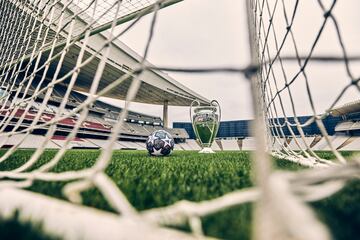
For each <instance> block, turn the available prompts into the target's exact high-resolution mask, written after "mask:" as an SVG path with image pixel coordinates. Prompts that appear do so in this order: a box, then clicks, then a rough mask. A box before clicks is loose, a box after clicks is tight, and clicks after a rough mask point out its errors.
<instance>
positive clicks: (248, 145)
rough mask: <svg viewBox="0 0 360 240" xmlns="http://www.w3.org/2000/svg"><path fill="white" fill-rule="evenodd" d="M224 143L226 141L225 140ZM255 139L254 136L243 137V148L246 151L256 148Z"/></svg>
mask: <svg viewBox="0 0 360 240" xmlns="http://www.w3.org/2000/svg"><path fill="white" fill-rule="evenodd" d="M223 144H224V142H223ZM255 149H256V147H255V139H254V138H252V137H248V138H245V139H243V143H242V150H244V151H253V150H255Z"/></svg>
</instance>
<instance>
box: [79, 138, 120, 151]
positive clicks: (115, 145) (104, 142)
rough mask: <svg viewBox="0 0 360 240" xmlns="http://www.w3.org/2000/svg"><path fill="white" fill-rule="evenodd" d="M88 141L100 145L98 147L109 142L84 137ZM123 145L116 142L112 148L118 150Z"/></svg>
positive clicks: (104, 145) (104, 146)
mask: <svg viewBox="0 0 360 240" xmlns="http://www.w3.org/2000/svg"><path fill="white" fill-rule="evenodd" d="M86 140H87V141H88V142H91V143H93V144H95V145H96V146H98V147H100V148H106V146H107V144H109V142H108V141H107V140H105V139H86ZM122 147H123V146H122V145H120V144H118V143H117V142H115V143H114V145H113V150H119V149H121V148H122Z"/></svg>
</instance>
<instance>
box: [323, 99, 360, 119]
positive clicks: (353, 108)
mask: <svg viewBox="0 0 360 240" xmlns="http://www.w3.org/2000/svg"><path fill="white" fill-rule="evenodd" d="M353 112H360V99H359V100H356V101H353V102H350V103H347V104H344V105H342V106H339V107H336V108H333V109H332V110H331V111H330V114H331V115H333V116H341V115H345V114H349V113H353Z"/></svg>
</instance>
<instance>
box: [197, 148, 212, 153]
mask: <svg viewBox="0 0 360 240" xmlns="http://www.w3.org/2000/svg"><path fill="white" fill-rule="evenodd" d="M199 153H215V152H214V151H213V150H212V149H211V148H209V147H205V148H203V149H201V150H200V151H199Z"/></svg>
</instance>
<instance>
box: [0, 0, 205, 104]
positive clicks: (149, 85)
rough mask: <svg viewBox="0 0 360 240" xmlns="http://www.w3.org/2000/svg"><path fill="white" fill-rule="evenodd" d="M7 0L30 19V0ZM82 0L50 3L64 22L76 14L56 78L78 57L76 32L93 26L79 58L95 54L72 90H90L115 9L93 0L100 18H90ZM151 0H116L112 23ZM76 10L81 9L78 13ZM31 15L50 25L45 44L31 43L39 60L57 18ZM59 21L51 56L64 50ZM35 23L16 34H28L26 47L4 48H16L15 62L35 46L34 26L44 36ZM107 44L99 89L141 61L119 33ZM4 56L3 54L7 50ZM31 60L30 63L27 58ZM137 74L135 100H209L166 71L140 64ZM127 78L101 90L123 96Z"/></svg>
mask: <svg viewBox="0 0 360 240" xmlns="http://www.w3.org/2000/svg"><path fill="white" fill-rule="evenodd" d="M8 1H10V2H12V4H13V5H14V10H15V11H19V14H20V13H21V11H25V12H26V14H24V15H25V16H26V18H25V17H24V21H34V18H35V16H32V17H30V18H29V16H28V15H29V14H32V11H31V9H32V8H34V6H33V5H31V4H29V3H28V4H24V3H22V4H21V5H16V3H15V1H14V0H8ZM84 1H85V2H86V4H85V5H84V6H88V5H89V2H91V1H90V0H79V1H78V3H77V4H74V3H73V1H65V0H60V1H57V2H55V4H56V7H55V8H54V9H55V11H54V15H55V17H54V19H59V16H60V15H61V13H64V15H65V17H64V18H63V19H65V23H66V21H68V22H69V21H71V19H72V17H73V16H74V13H77V14H76V15H77V17H76V19H75V25H74V29H75V31H73V32H72V35H73V36H74V37H72V39H76V38H78V39H79V41H76V42H75V44H73V45H71V47H70V48H69V50H68V52H67V54H66V55H65V59H64V62H63V65H62V67H61V70H60V74H59V78H60V77H62V76H64V75H65V74H66V73H68V72H69V71H71V70H73V69H74V67H75V65H76V62H77V57H78V55H79V52H80V49H81V47H82V44H83V41H82V40H81V34H84V29H85V28H86V27H89V26H90V25H91V28H92V30H91V32H92V34H93V35H91V36H90V38H89V41H88V42H87V46H86V49H85V54H84V60H85V59H87V58H89V57H91V56H93V55H95V57H94V58H93V59H92V60H91V61H90V63H88V64H87V65H85V66H83V67H81V71H80V73H79V75H78V78H77V81H76V83H75V86H74V88H73V89H74V90H78V91H83V92H89V90H90V87H91V83H92V79H93V78H94V75H95V73H96V69H97V66H98V64H99V62H100V58H101V56H102V54H103V52H104V49H101V48H102V47H103V45H104V42H105V41H106V40H107V39H108V38H110V37H112V36H111V33H110V32H109V31H106V29H107V28H109V26H110V25H111V22H109V21H110V19H113V18H114V16H113V14H114V12H113V11H112V10H111V9H112V8H111V3H115V2H116V1H115V0H112V1H97V2H98V3H97V4H100V5H103V6H100V8H98V7H97V8H96V9H97V15H98V16H99V20H94V19H93V18H92V17H91V16H90V15H89V13H90V12H91V10H92V8H91V7H90V8H88V9H84V6H83V4H82V2H84ZM179 1H181V0H170V1H164V3H163V5H162V6H163V7H166V6H169V5H171V4H174V3H177V2H179ZM17 2H18V1H17ZM28 2H29V1H28ZM70 2H71V3H70ZM155 2H156V1H155V0H145V1H143V0H137V1H129V0H123V1H122V3H121V7H123V9H120V12H119V13H118V14H119V18H118V19H117V23H118V24H121V23H124V22H127V21H130V20H132V19H135V18H136V17H137V16H139V14H140V15H141V14H146V13H150V12H151V10H152V7H153V4H154V3H155ZM69 3H70V4H69ZM24 5H25V6H24ZM36 7H37V8H41V7H44V6H41V5H38V6H36ZM98 9H104V12H101V11H98ZM109 9H110V10H109ZM106 11H108V12H106ZM79 12H80V14H78V13H79ZM97 15H95V18H98V16H97ZM93 16H94V15H93ZM26 19H27V20H26ZM29 19H32V20H29ZM36 21H37V25H38V26H39V25H40V24H45V25H46V26H47V28H48V29H49V30H48V33H47V37H46V44H45V46H43V47H42V48H41V49H36V52H41V54H42V55H41V62H42V63H43V64H44V63H45V61H46V59H47V58H48V56H49V52H50V49H52V48H53V47H52V45H53V42H54V38H55V36H56V29H57V28H58V26H57V23H58V22H56V21H53V23H52V24H49V22H47V21H46V20H45V21H43V23H40V22H41V21H40V20H39V19H36ZM57 21H58V20H57ZM89 23H91V24H89ZM62 25H63V26H65V27H64V28H63V29H62V30H61V32H60V35H59V36H58V37H57V40H56V47H55V48H53V49H54V53H53V56H54V55H56V54H58V53H60V52H61V51H63V49H64V46H65V43H66V38H67V35H68V32H69V28H70V24H67V25H66V24H62ZM37 29H38V30H37V32H36V31H35V32H32V33H30V34H31V35H30V36H21V37H22V38H23V41H25V40H26V37H30V38H31V41H30V47H29V48H27V49H26V50H22V48H21V49H12V50H11V51H8V50H7V51H8V52H9V53H10V54H14V53H15V55H16V58H17V61H18V62H19V61H20V58H21V57H23V55H25V59H27V62H28V63H29V61H30V60H29V59H30V58H31V57H30V55H31V53H32V51H33V50H34V47H36V48H39V46H38V45H36V38H37V36H38V34H39V31H42V32H41V34H42V35H43V36H45V35H44V34H45V29H46V28H37ZM39 29H40V30H39ZM41 29H42V30H41ZM10 30H11V29H10ZM16 30H17V29H13V30H12V31H10V32H9V34H15V35H17V34H18V33H17V32H16ZM40 36H41V35H40ZM15 46H16V45H15ZM110 48H111V49H110V54H109V55H108V58H107V61H106V64H105V68H104V72H103V74H102V77H101V81H100V84H99V86H98V91H101V90H102V89H104V88H105V87H106V86H108V85H109V84H110V83H112V82H114V81H115V80H117V79H119V78H120V77H121V76H123V75H124V74H131V72H132V70H134V69H136V68H137V67H139V62H141V60H142V57H141V56H140V55H138V54H137V53H135V52H134V51H133V50H131V49H130V48H129V47H127V46H126V45H125V44H124V43H122V42H121V41H120V40H118V39H115V40H113V41H111V44H110ZM1 51H5V49H2V50H1ZM96 52H98V53H96ZM3 56H5V57H7V55H6V54H5V55H3ZM16 63H17V62H16V61H14V62H13V63H12V64H16ZM7 64H9V63H7ZM30 64H33V63H32V62H30ZM145 64H146V65H147V66H149V67H150V68H151V67H154V66H153V65H151V64H150V63H148V62H146V63H145ZM3 67H8V66H6V65H4V66H0V69H1V68H3ZM56 67H57V64H56V62H52V63H51V65H50V67H49V71H48V73H47V76H49V78H50V77H51V74H54V72H55V70H56ZM140 80H141V86H140V89H139V91H138V94H137V95H136V97H135V99H134V101H135V102H140V103H149V104H164V103H165V102H166V103H167V104H168V105H173V106H189V105H190V103H191V102H192V101H193V100H194V99H198V100H199V101H200V102H203V103H207V102H209V100H208V99H206V98H204V97H202V96H200V95H199V94H197V93H195V92H194V91H192V90H191V89H189V88H187V87H185V86H184V85H182V84H180V83H179V82H177V81H175V80H174V79H173V78H171V77H170V76H169V75H167V74H166V73H164V72H161V71H159V70H156V69H147V70H145V71H144V72H143V73H142V74H141V79H140ZM68 81H69V79H67V80H65V81H64V82H62V83H61V84H63V85H65V86H66V84H67V82H68ZM131 81H132V79H131V78H129V79H127V80H125V81H124V82H122V83H121V85H119V86H117V87H116V88H114V89H112V90H111V91H110V92H108V93H107V94H105V95H104V96H106V97H111V98H116V99H121V100H124V99H125V97H126V93H127V91H128V89H129V86H130V83H131Z"/></svg>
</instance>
